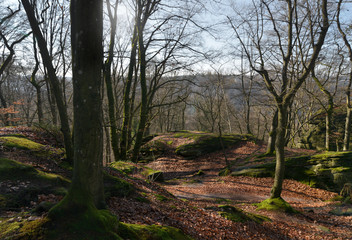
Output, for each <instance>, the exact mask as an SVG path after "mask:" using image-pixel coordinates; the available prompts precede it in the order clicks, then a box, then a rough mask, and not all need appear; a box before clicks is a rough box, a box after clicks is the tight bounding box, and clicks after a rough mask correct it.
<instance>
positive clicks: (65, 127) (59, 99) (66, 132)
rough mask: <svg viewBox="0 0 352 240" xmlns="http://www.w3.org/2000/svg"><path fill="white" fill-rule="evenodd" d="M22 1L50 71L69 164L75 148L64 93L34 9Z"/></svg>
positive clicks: (26, 1)
mask: <svg viewBox="0 0 352 240" xmlns="http://www.w3.org/2000/svg"><path fill="white" fill-rule="evenodd" d="M21 1H22V5H23V7H24V9H25V11H26V13H27V17H28V20H29V23H30V25H31V28H32V31H33V34H34V36H35V38H36V39H37V42H38V47H39V49H40V53H41V56H42V59H43V63H44V66H45V68H46V69H47V71H48V75H49V79H50V84H51V87H52V89H53V91H54V95H55V99H56V104H57V107H58V110H59V114H60V121H61V131H62V133H63V136H64V142H65V149H66V158H67V161H68V162H72V160H73V147H72V141H71V130H70V125H69V121H68V115H67V109H66V107H65V101H64V99H63V96H62V91H61V88H60V82H59V80H58V78H57V76H56V72H55V69H54V66H53V64H52V61H51V57H50V55H49V52H48V48H47V45H46V41H45V39H44V37H43V34H42V32H41V31H40V29H39V25H38V22H37V19H36V17H35V14H34V9H33V7H32V5H31V4H30V3H29V1H28V0H21Z"/></svg>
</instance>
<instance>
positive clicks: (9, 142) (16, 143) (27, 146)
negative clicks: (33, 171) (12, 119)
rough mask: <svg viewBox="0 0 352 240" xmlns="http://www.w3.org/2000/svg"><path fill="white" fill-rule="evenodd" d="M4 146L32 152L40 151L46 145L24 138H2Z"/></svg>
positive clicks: (0, 139)
mask: <svg viewBox="0 0 352 240" xmlns="http://www.w3.org/2000/svg"><path fill="white" fill-rule="evenodd" d="M0 141H2V142H3V145H4V146H6V147H11V148H18V149H24V150H31V151H40V150H41V149H43V148H44V145H42V144H39V143H36V142H33V141H31V140H28V139H26V138H23V137H0Z"/></svg>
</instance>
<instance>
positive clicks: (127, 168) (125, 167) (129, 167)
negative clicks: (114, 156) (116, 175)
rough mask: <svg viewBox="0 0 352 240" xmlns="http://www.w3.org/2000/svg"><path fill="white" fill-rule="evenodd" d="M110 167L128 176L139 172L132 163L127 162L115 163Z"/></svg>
mask: <svg viewBox="0 0 352 240" xmlns="http://www.w3.org/2000/svg"><path fill="white" fill-rule="evenodd" d="M110 167H112V168H114V169H116V170H118V171H120V172H123V173H126V174H130V173H133V172H134V171H136V170H137V167H136V166H135V165H134V164H133V163H132V162H126V161H117V162H113V163H111V164H110Z"/></svg>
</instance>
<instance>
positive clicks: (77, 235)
mask: <svg viewBox="0 0 352 240" xmlns="http://www.w3.org/2000/svg"><path fill="white" fill-rule="evenodd" d="M72 187H73V188H72V189H71V192H70V193H71V194H68V195H66V196H65V198H64V199H63V200H62V201H61V202H60V203H58V204H57V205H56V206H54V207H53V208H52V209H51V210H50V211H49V214H48V217H49V220H50V222H49V223H48V225H47V226H46V227H47V228H48V233H47V235H46V239H77V240H83V239H84V240H93V239H107V240H110V239H121V238H120V237H119V236H118V235H117V233H116V232H117V227H118V221H117V218H116V216H114V215H112V214H111V213H110V212H109V211H108V210H98V209H96V208H95V206H94V205H93V201H92V200H91V197H90V196H89V195H87V194H86V193H85V192H84V191H82V189H80V188H79V187H76V188H74V186H72Z"/></svg>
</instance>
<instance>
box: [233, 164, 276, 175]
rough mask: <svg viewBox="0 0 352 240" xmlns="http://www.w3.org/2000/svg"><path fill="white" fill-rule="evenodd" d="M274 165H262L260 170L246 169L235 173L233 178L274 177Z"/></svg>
mask: <svg viewBox="0 0 352 240" xmlns="http://www.w3.org/2000/svg"><path fill="white" fill-rule="evenodd" d="M274 168H275V167H274V165H273V166H270V165H266V166H264V165H261V167H260V168H246V169H242V170H239V171H233V172H232V173H231V176H248V177H273V176H274Z"/></svg>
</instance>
